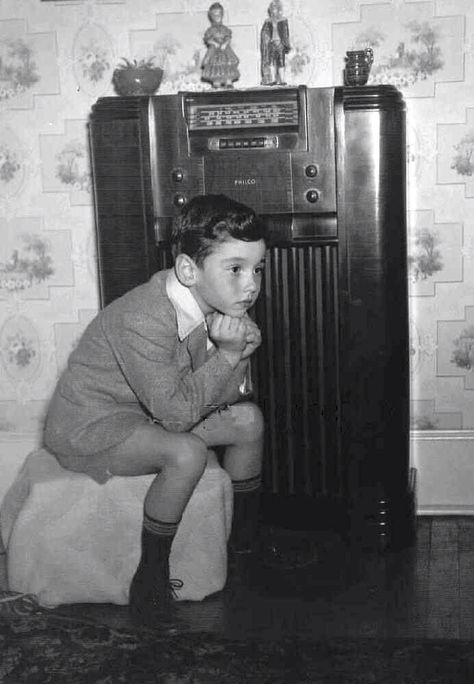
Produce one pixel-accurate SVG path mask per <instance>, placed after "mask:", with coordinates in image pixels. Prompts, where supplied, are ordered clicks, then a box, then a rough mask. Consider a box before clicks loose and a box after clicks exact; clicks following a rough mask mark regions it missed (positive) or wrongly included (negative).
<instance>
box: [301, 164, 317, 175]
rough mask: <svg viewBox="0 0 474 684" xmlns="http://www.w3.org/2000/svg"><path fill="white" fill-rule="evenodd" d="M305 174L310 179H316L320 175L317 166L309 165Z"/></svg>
mask: <svg viewBox="0 0 474 684" xmlns="http://www.w3.org/2000/svg"><path fill="white" fill-rule="evenodd" d="M304 172H305V174H306V175H307V176H308V178H316V176H317V175H318V167H317V166H316V164H308V166H307V167H306V168H305V170H304Z"/></svg>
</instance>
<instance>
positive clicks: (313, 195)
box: [306, 190, 319, 204]
mask: <svg viewBox="0 0 474 684" xmlns="http://www.w3.org/2000/svg"><path fill="white" fill-rule="evenodd" d="M306 199H307V200H308V202H311V204H315V203H316V202H317V201H318V199H319V192H318V191H317V190H308V192H307V193H306Z"/></svg>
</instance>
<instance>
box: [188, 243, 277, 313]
mask: <svg viewBox="0 0 474 684" xmlns="http://www.w3.org/2000/svg"><path fill="white" fill-rule="evenodd" d="M265 250H266V246H265V242H264V240H258V241H257V242H244V241H243V240H236V239H235V238H232V237H230V236H229V237H228V238H227V239H226V240H225V241H224V242H219V243H218V244H217V245H216V246H215V248H214V249H213V251H212V252H211V254H209V255H208V256H207V257H206V258H205V259H204V261H203V263H202V265H201V266H197V267H196V271H195V284H194V285H193V286H192V287H191V292H192V293H193V295H194V297H195V299H196V301H197V303H198V304H199V306H200V307H201V310H202V312H203V313H204V314H205V315H206V314H208V313H213V312H214V311H218V312H219V313H223V314H227V315H228V316H234V317H238V318H240V317H241V316H243V315H244V314H245V312H246V311H247V310H248V309H250V308H251V307H252V306H253V305H254V304H255V301H256V299H257V297H258V294H259V292H260V286H261V283H262V273H263V267H264V259H265Z"/></svg>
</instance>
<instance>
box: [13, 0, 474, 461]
mask: <svg viewBox="0 0 474 684" xmlns="http://www.w3.org/2000/svg"><path fill="white" fill-rule="evenodd" d="M268 3H269V0H240V2H238V3H236V2H232V0H222V4H223V5H224V9H225V17H224V21H225V23H226V24H227V25H228V26H229V27H230V28H231V30H232V45H233V49H234V51H235V52H236V54H237V55H238V57H239V59H240V64H239V70H240V80H239V81H238V83H236V86H237V87H256V86H259V84H260V63H259V62H260V53H259V32H260V28H261V26H262V23H263V21H264V19H265V18H266V17H267V7H268ZM209 4H210V2H207V1H203V0H2V2H1V4H0V236H1V239H0V448H1V444H2V441H3V440H5V441H7V437H8V436H10V435H12V434H25V435H29V436H30V437H31V436H32V435H34V436H35V438H36V439H38V440H39V438H40V433H41V426H42V419H43V415H44V411H45V408H46V406H47V402H48V400H49V397H50V396H51V393H52V390H53V388H54V384H55V382H56V379H57V377H58V374H59V372H60V371H61V369H62V368H63V366H64V364H65V362H66V359H67V356H68V354H69V352H70V350H71V349H72V347H73V346H74V344H75V342H76V340H77V338H78V336H79V335H80V333H81V331H82V330H83V329H84V327H85V326H86V325H87V323H88V322H89V320H90V319H91V318H92V316H93V315H94V313H95V312H96V311H97V308H98V289H97V276H96V263H95V238H94V217H93V200H92V189H91V175H90V166H89V157H88V141H87V134H86V124H87V118H88V115H89V112H90V110H91V107H92V105H93V104H94V102H95V101H96V100H97V98H98V97H101V96H105V95H110V96H112V95H114V94H115V93H114V90H113V87H112V84H111V78H112V72H113V69H114V68H115V66H116V65H117V64H118V63H119V61H120V59H121V58H127V59H131V60H132V59H148V58H149V57H154V58H155V62H156V63H157V64H159V65H160V66H162V68H163V69H164V78H163V82H162V85H161V88H160V92H162V93H172V92H176V91H177V90H178V89H185V90H193V89H194V90H196V89H205V88H208V87H209V85H207V84H203V83H202V82H201V80H200V75H201V66H200V65H201V61H202V59H203V56H204V51H205V46H204V44H203V40H202V37H203V34H204V32H205V30H206V29H207V27H208V23H209V22H208V18H207V9H208V7H209ZM283 5H284V11H285V15H286V17H287V18H288V21H289V26H290V42H291V48H292V49H291V51H290V53H289V54H288V56H287V66H286V77H287V81H288V83H289V84H299V83H305V84H307V85H309V86H314V87H323V86H324V87H327V86H332V85H341V84H342V81H343V68H344V57H345V52H346V51H347V50H349V49H354V48H355V49H359V48H365V47H371V48H372V49H373V52H374V63H373V66H372V71H371V75H370V79H369V83H391V84H394V85H396V86H397V87H398V88H399V89H400V90H401V91H402V92H403V95H404V97H405V100H406V103H407V109H408V117H407V122H408V140H407V159H408V243H409V254H408V266H409V269H408V271H409V287H410V308H411V314H410V330H411V366H410V368H411V380H412V392H411V394H412V397H411V415H412V424H413V427H414V428H416V429H417V430H445V429H453V430H461V431H463V430H474V263H473V262H474V5H473V3H472V0H437V1H434V0H433V1H426V0H411V1H410V2H408V1H405V0H385V1H377V0H366V1H365V2H362V1H361V0H325V2H314V0H286V1H284V3H283ZM1 458H2V452H0V459H1Z"/></svg>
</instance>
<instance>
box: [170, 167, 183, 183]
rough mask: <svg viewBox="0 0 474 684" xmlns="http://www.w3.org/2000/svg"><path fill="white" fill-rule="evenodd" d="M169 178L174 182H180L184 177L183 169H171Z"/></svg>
mask: <svg viewBox="0 0 474 684" xmlns="http://www.w3.org/2000/svg"><path fill="white" fill-rule="evenodd" d="M171 178H172V179H173V180H174V182H175V183H181V181H182V180H183V178H184V173H183V169H173V171H172V172H171Z"/></svg>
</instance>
